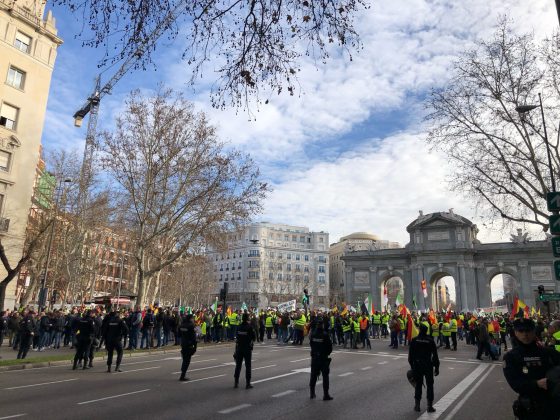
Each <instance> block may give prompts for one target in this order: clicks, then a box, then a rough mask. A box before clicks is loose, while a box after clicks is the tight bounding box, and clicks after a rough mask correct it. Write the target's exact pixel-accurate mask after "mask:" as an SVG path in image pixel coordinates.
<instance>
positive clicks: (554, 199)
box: [546, 192, 560, 211]
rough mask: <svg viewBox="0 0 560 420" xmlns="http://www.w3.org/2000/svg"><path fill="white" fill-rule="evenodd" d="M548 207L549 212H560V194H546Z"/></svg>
mask: <svg viewBox="0 0 560 420" xmlns="http://www.w3.org/2000/svg"><path fill="white" fill-rule="evenodd" d="M546 207H547V208H548V211H560V192H549V193H547V194H546Z"/></svg>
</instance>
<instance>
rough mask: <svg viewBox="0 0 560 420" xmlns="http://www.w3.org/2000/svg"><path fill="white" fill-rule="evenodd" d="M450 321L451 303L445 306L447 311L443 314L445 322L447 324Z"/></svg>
mask: <svg viewBox="0 0 560 420" xmlns="http://www.w3.org/2000/svg"><path fill="white" fill-rule="evenodd" d="M450 319H451V303H450V304H449V305H447V310H446V314H445V322H449V320H450Z"/></svg>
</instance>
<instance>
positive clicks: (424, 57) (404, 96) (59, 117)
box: [43, 0, 558, 245]
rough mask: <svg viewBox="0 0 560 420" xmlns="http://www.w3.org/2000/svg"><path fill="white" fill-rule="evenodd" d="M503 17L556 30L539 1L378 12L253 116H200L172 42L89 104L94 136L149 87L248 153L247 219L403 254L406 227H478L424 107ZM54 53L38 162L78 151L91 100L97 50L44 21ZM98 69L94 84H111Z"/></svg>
mask: <svg viewBox="0 0 560 420" xmlns="http://www.w3.org/2000/svg"><path fill="white" fill-rule="evenodd" d="M506 13H507V14H508V16H510V17H511V18H513V19H514V26H515V27H516V28H517V29H518V30H519V31H534V32H535V34H536V35H537V37H541V36H545V35H547V34H550V33H551V32H552V31H553V30H555V29H556V28H557V26H558V20H557V17H556V12H555V9H554V2H553V1H551V0H535V1H531V2H527V1H514V0H472V1H469V2H459V1H444V0H393V1H389V0H385V1H376V2H374V3H373V6H372V8H371V9H369V10H367V11H364V12H363V13H361V14H360V15H359V16H358V18H357V22H356V23H357V29H358V30H359V32H360V34H361V37H362V41H363V43H364V49H363V50H362V51H361V52H359V53H356V54H354V57H353V58H354V59H353V61H351V62H350V61H349V60H348V58H347V57H345V56H343V55H335V56H334V57H332V59H331V60H330V61H328V62H327V65H326V66H322V65H321V66H320V67H319V68H315V64H314V63H312V62H310V61H309V62H304V63H303V69H302V71H301V73H300V75H299V79H300V83H301V90H300V91H299V92H297V94H296V95H295V96H294V97H289V96H273V97H272V100H271V102H270V104H269V105H266V106H263V107H261V109H260V110H259V112H258V113H256V114H255V117H256V121H255V120H254V119H251V118H249V117H248V115H247V114H246V113H244V112H243V111H242V110H234V109H227V110H223V111H220V110H215V109H212V108H211V106H210V99H209V92H208V84H207V82H208V81H209V80H211V79H212V76H213V74H212V73H211V72H209V73H207V74H206V75H205V77H204V80H202V81H201V83H200V84H198V85H197V86H196V90H193V89H191V88H190V87H189V86H188V85H187V81H188V79H189V76H190V70H189V68H188V67H187V64H186V63H184V62H181V61H180V45H181V44H180V41H179V40H177V41H175V42H174V43H169V42H166V45H163V46H161V47H160V49H159V51H158V53H157V68H150V69H148V70H147V71H135V72H133V73H130V74H128V75H126V76H125V77H124V78H123V79H122V80H121V81H120V82H119V83H118V84H117V86H116V87H115V89H114V91H113V94H112V95H111V96H106V97H105V98H104V100H103V102H102V105H101V112H100V119H99V129H103V128H110V127H111V124H112V121H113V117H114V115H115V114H116V113H118V112H119V110H120V109H122V103H123V99H124V98H125V96H126V94H127V93H128V92H129V91H130V90H132V89H134V88H140V89H143V90H145V91H150V90H154V89H157V86H158V84H159V83H164V84H165V85H166V86H170V87H173V88H175V89H179V90H182V91H184V92H185V95H186V97H187V98H189V99H190V100H192V101H193V102H194V103H195V104H196V107H197V109H199V110H202V111H205V112H206V113H207V114H208V115H209V117H210V120H211V122H212V123H213V124H214V125H216V126H217V127H218V133H219V135H220V137H221V138H222V139H223V140H225V141H227V142H229V143H230V144H231V145H232V146H235V147H238V148H240V149H242V150H244V151H247V152H250V153H251V154H252V156H253V158H254V159H255V160H256V161H257V163H258V165H259V167H260V168H261V172H262V174H263V177H264V178H265V179H266V180H267V181H268V182H270V184H271V186H272V188H273V191H272V193H271V194H270V195H269V197H268V199H267V200H266V202H265V203H264V204H265V206H264V207H265V208H264V212H263V214H261V215H258V216H256V220H267V221H274V222H282V223H290V224H295V225H303V226H308V227H309V228H311V229H313V230H323V231H327V232H329V233H330V241H331V242H335V241H337V240H338V239H339V237H340V236H343V235H346V234H348V233H351V232H353V231H369V232H372V233H375V234H377V235H379V236H381V237H383V238H385V239H389V240H393V241H399V242H401V244H403V245H404V244H405V243H406V242H408V237H407V233H406V230H405V227H406V225H408V224H409V223H410V222H411V221H412V220H413V219H415V218H416V217H417V215H418V210H423V211H424V213H428V212H433V211H447V209H449V208H454V210H455V212H456V213H460V214H461V215H463V216H465V217H467V218H470V219H471V220H473V221H474V222H475V223H478V224H481V221H480V217H479V214H480V209H476V208H474V207H473V203H472V202H469V200H467V199H466V198H464V197H459V196H456V195H454V194H452V193H450V192H449V191H448V189H447V184H446V182H445V179H446V178H447V177H448V176H449V175H450V173H451V168H450V167H449V166H448V164H447V162H446V160H445V159H444V158H443V157H442V156H439V155H437V154H435V153H430V152H429V151H428V149H427V147H426V145H425V143H424V139H425V137H426V130H427V128H426V127H425V125H424V123H423V122H422V117H423V113H424V112H425V111H424V108H423V102H422V101H423V98H424V97H425V96H426V94H427V93H428V92H429V90H430V88H432V87H439V86H442V85H443V84H444V83H445V82H446V80H447V77H448V74H449V68H450V64H451V63H452V61H453V60H454V58H455V57H457V54H458V53H460V52H461V51H463V50H464V49H465V48H468V47H469V46H471V45H472V42H473V40H475V39H477V38H480V37H488V36H489V35H491V34H492V32H493V27H494V25H495V23H496V21H497V19H498V16H500V15H503V14H506ZM54 15H55V17H56V19H57V27H58V29H59V35H60V36H61V37H62V38H63V39H64V41H65V42H64V44H63V45H62V46H61V47H60V48H59V51H58V58H57V62H56V66H55V71H54V74H53V80H52V84H51V92H50V97H49V103H48V109H47V119H46V122H45V128H44V133H43V144H44V147H45V149H46V151H47V152H49V151H53V150H56V149H59V148H64V149H73V148H77V149H78V150H80V151H81V150H82V149H83V145H84V138H85V131H86V129H85V127H86V124H85V123H84V126H83V128H81V129H77V128H74V126H73V119H72V115H73V113H74V112H75V111H76V109H78V108H79V107H80V106H81V104H82V102H84V100H85V99H86V98H87V96H88V95H89V93H90V92H91V91H92V89H93V83H94V78H95V76H96V74H97V73H98V72H99V69H98V68H97V62H98V59H99V57H100V56H101V52H100V51H95V50H92V49H89V48H82V47H81V42H80V41H79V40H77V39H75V38H74V36H75V35H76V34H77V33H78V31H79V29H80V23H79V22H78V21H77V20H76V18H75V17H73V16H71V15H70V14H68V13H66V12H65V10H64V9H60V8H55V9H54ZM114 71H115V69H109V70H107V71H106V72H105V74H104V76H103V77H104V80H107V78H108V77H109V76H110V75H112V74H113V72H114ZM513 231H514V228H511V229H506V230H500V229H499V226H496V227H495V228H494V229H486V228H485V227H482V226H481V234H480V237H481V239H482V240H483V241H495V240H507V239H508V238H509V235H510V233H511V232H513Z"/></svg>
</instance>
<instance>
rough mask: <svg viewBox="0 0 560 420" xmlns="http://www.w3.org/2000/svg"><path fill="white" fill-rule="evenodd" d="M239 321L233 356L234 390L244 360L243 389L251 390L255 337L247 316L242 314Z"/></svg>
mask: <svg viewBox="0 0 560 420" xmlns="http://www.w3.org/2000/svg"><path fill="white" fill-rule="evenodd" d="M241 320H242V321H241V325H240V326H239V327H238V328H237V334H236V336H237V337H236V344H235V354H234V355H233V357H234V359H235V373H234V374H233V378H234V380H235V383H234V388H237V387H238V386H239V374H240V373H241V365H242V364H243V361H244V360H245V381H246V384H245V389H251V388H253V385H251V355H252V353H253V343H254V341H255V339H256V338H257V335H256V333H255V330H254V329H253V327H251V325H249V314H243V316H242V318H241Z"/></svg>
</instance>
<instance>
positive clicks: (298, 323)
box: [295, 314, 307, 330]
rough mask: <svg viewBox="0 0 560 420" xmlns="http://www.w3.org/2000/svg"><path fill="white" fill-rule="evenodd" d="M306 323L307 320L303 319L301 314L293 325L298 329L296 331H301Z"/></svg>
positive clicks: (303, 316)
mask: <svg viewBox="0 0 560 420" xmlns="http://www.w3.org/2000/svg"><path fill="white" fill-rule="evenodd" d="M306 321H307V320H306V319H305V315H303V314H301V317H299V319H296V322H295V325H296V327H298V329H301V330H303V327H304V326H305V322H306Z"/></svg>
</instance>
